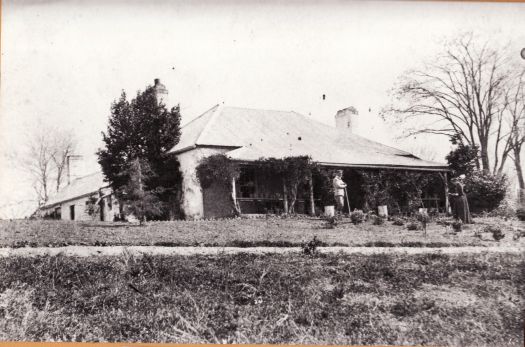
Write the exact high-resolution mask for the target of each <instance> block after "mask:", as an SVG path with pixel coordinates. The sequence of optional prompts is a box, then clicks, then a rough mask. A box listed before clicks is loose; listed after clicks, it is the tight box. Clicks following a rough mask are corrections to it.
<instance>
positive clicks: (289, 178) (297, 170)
mask: <svg viewBox="0 0 525 347" xmlns="http://www.w3.org/2000/svg"><path fill="white" fill-rule="evenodd" d="M254 165H255V166H256V167H257V169H258V171H260V172H263V173H264V174H267V175H276V176H279V177H281V178H282V181H283V190H284V192H286V195H287V199H288V213H295V203H296V201H297V192H298V189H299V186H300V185H301V184H304V183H306V182H308V181H309V180H311V178H312V172H313V171H314V170H315V169H316V168H317V164H316V163H315V162H313V161H312V159H311V158H310V157H309V156H295V157H286V158H282V159H281V158H260V159H259V160H257V161H256V162H255V163H254Z"/></svg>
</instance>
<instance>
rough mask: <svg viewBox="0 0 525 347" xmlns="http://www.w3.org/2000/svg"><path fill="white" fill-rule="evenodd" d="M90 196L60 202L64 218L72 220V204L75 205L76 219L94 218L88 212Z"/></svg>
mask: <svg viewBox="0 0 525 347" xmlns="http://www.w3.org/2000/svg"><path fill="white" fill-rule="evenodd" d="M87 201H88V197H87V196H86V197H83V198H79V199H75V200H70V201H66V202H64V203H62V204H60V214H61V219H62V220H72V219H71V216H70V206H74V209H75V219H74V220H92V219H93V218H92V217H91V216H90V215H88V214H87V212H86V202H87Z"/></svg>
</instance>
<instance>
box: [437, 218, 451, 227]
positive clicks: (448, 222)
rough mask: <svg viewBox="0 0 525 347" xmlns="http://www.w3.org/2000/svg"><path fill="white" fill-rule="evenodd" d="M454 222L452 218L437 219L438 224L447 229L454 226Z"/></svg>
mask: <svg viewBox="0 0 525 347" xmlns="http://www.w3.org/2000/svg"><path fill="white" fill-rule="evenodd" d="M452 222H453V220H452V219H450V218H444V217H441V218H436V224H439V225H443V226H445V227H447V226H449V225H452Z"/></svg>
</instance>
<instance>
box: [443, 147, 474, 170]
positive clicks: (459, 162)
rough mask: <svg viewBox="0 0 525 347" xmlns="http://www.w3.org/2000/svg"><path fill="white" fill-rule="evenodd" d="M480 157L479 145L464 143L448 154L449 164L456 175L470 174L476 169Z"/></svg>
mask: <svg viewBox="0 0 525 347" xmlns="http://www.w3.org/2000/svg"><path fill="white" fill-rule="evenodd" d="M478 158H479V148H478V146H476V145H472V146H471V145H464V144H463V143H459V144H458V146H457V148H456V149H454V150H453V151H451V152H450V153H449V154H448V155H447V156H446V159H447V162H448V166H449V167H450V169H451V170H452V174H453V175H454V176H458V175H462V174H465V175H470V174H471V173H472V172H473V171H474V170H475V169H476V161H477V160H478Z"/></svg>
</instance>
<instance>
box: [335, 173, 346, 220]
mask: <svg viewBox="0 0 525 347" xmlns="http://www.w3.org/2000/svg"><path fill="white" fill-rule="evenodd" d="M342 177H343V171H342V170H337V171H336V172H335V177H334V179H333V181H332V184H333V187H334V197H335V202H336V204H337V206H336V207H337V213H338V214H341V213H342V212H343V208H344V206H345V188H346V183H345V182H344V181H343V178H342Z"/></svg>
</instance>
